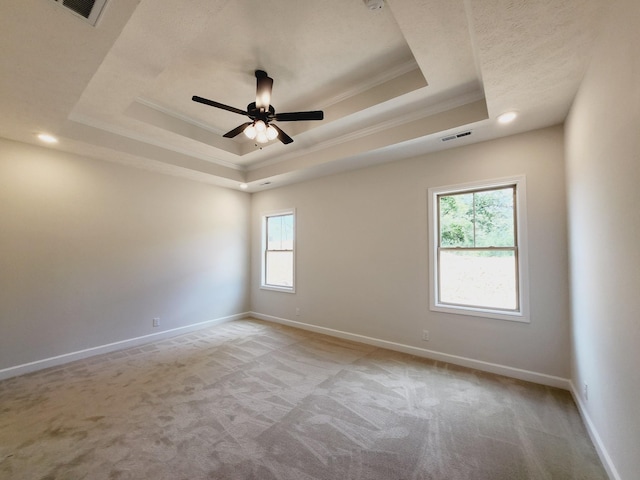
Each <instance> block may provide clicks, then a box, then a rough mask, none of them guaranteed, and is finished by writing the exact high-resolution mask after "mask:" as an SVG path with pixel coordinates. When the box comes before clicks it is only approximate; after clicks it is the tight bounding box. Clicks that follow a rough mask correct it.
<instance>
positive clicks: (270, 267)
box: [262, 211, 295, 292]
mask: <svg viewBox="0 0 640 480" xmlns="http://www.w3.org/2000/svg"><path fill="white" fill-rule="evenodd" d="M294 231H295V228H294V214H293V212H292V211H288V212H284V213H278V214H273V215H264V216H263V261H262V287H263V288H268V289H275V290H283V291H288V292H293V288H294Z"/></svg>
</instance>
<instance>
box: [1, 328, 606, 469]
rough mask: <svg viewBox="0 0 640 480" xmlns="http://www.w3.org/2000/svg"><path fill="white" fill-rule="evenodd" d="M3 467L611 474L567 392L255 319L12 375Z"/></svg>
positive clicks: (4, 408)
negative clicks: (43, 369) (601, 459)
mask: <svg viewBox="0 0 640 480" xmlns="http://www.w3.org/2000/svg"><path fill="white" fill-rule="evenodd" d="M0 478H2V479H12V480H18V479H29V480H45V479H46V480H53V479H61V480H62V479H64V480H76V479H91V480H94V479H95V480H101V479H153V480H163V479H167V480H169V479H170V480H181V479H185V480H186V479H189V480H197V479H255V480H269V479H286V480H316V479H332V480H333V479H363V480H364V479H372V480H373V479H384V480H400V479H405V480H409V479H412V480H418V479H452V480H453V479H473V480H481V479H487V480H500V479H508V480H516V479H581V480H590V479H605V478H606V474H605V472H604V470H603V468H602V466H601V464H600V462H599V460H598V457H597V455H596V452H595V450H594V448H593V445H592V444H591V443H590V441H589V438H588V435H587V433H586V431H585V428H584V426H583V424H582V422H581V419H580V416H579V414H578V412H577V410H576V407H575V405H574V403H573V401H572V399H571V396H570V394H569V393H568V392H565V391H562V390H558V389H553V388H549V387H543V386H539V385H534V384H529V383H525V382H520V381H517V380H513V379H509V378H504V377H499V376H496V375H491V374H485V373H482V372H478V371H474V370H469V369H464V368H459V367H454V366H452V365H449V364H444V363H440V362H433V361H429V360H424V359H420V358H415V357H412V356H408V355H403V354H399V353H394V352H390V351H387V350H383V349H379V348H375V347H371V346H367V345H361V344H357V343H352V342H347V341H343V340H337V339H333V338H330V337H326V336H322V335H317V334H313V333H309V332H305V331H300V330H295V329H291V328H287V327H283V326H279V325H272V324H267V323H263V322H259V321H255V320H243V321H237V322H233V323H229V324H224V325H221V326H218V327H215V328H212V329H209V330H203V331H199V332H196V333H192V334H188V335H184V336H182V337H177V338H174V339H171V340H166V341H161V342H157V343H154V344H150V345H147V346H144V347H140V348H134V349H129V350H124V351H120V352H116V353H111V354H108V355H102V356H99V357H94V358H91V359H88V360H84V361H78V362H74V363H71V364H67V365H65V366H64V367H59V368H54V369H49V370H45V371H41V372H37V373H34V374H30V375H25V376H22V377H18V378H13V379H9V380H5V381H3V382H0Z"/></svg>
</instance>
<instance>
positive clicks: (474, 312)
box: [429, 304, 531, 323]
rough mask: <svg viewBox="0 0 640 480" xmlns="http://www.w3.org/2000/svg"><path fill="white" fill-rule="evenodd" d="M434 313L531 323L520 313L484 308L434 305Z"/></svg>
mask: <svg viewBox="0 0 640 480" xmlns="http://www.w3.org/2000/svg"><path fill="white" fill-rule="evenodd" d="M429 309H430V310H431V311H432V312H441V313H452V314H455V315H468V316H472V317H483V318H493V319H495V320H507V321H509V322H520V323H531V322H530V320H529V316H528V315H526V314H524V313H520V312H504V311H502V310H491V309H484V308H471V307H458V306H451V305H442V304H441V305H432V306H431V307H430V308H429Z"/></svg>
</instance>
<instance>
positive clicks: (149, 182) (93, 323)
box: [0, 140, 250, 370]
mask: <svg viewBox="0 0 640 480" xmlns="http://www.w3.org/2000/svg"><path fill="white" fill-rule="evenodd" d="M249 209H250V196H249V195H248V194H246V193H242V192H236V191H232V190H228V189H224V188H218V187H214V186H211V185H205V184H199V183H195V182H191V181H187V180H183V179H178V178H174V177H169V176H165V175H160V174H155V173H150V172H146V171H142V170H137V169H132V168H127V167H124V166H120V165H116V164H112V163H107V162H101V161H96V160H91V159H87V158H82V157H78V156H74V155H70V154H66V153H61V152H58V151H55V150H53V149H45V148H39V147H35V146H30V145H26V144H21V143H16V142H11V141H8V140H0V219H1V227H0V332H1V334H0V370H2V369H4V368H8V367H13V366H16V365H22V364H25V363H29V362H34V361H38V360H42V359H46V358H49V357H54V356H56V355H62V354H67V353H70V352H76V351H79V350H83V349H87V348H91V347H96V346H100V345H105V344H108V343H111V342H117V341H122V340H127V339H130V338H135V337H139V336H144V335H148V334H151V333H155V332H158V331H162V330H165V329H172V328H178V327H182V326H186V325H190V324H194V323H198V322H203V321H208V320H213V319H217V318H221V317H225V316H229V315H233V314H237V313H241V312H246V311H247V310H248V294H247V291H248V279H249V265H248V257H249V250H248V243H249ZM154 317H160V319H161V326H160V328H155V329H154V328H152V319H153V318H154Z"/></svg>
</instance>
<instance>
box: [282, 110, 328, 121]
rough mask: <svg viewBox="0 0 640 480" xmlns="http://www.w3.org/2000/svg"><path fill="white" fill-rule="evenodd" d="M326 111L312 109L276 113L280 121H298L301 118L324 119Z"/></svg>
mask: <svg viewBox="0 0 640 480" xmlns="http://www.w3.org/2000/svg"><path fill="white" fill-rule="evenodd" d="M323 118H324V112H323V111H322V110H312V111H309V112H288V113H276V116H275V117H274V119H275V120H277V121H279V122H298V121H300V120H322V119H323Z"/></svg>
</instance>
